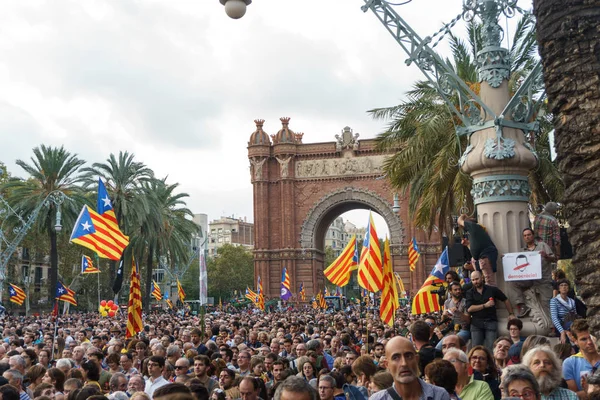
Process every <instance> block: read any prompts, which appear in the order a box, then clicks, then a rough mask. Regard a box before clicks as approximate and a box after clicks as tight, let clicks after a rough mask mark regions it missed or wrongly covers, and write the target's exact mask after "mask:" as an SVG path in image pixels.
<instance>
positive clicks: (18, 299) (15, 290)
mask: <svg viewBox="0 0 600 400" xmlns="http://www.w3.org/2000/svg"><path fill="white" fill-rule="evenodd" d="M8 294H9V295H10V301H11V302H12V303H15V304H18V305H20V306H21V305H23V302H24V301H25V299H26V298H27V295H26V294H25V291H24V290H23V289H21V288H20V287H18V286H17V285H13V284H12V283H9V284H8Z"/></svg>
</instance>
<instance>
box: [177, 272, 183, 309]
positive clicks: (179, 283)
mask: <svg viewBox="0 0 600 400" xmlns="http://www.w3.org/2000/svg"><path fill="white" fill-rule="evenodd" d="M177 296H179V301H180V302H181V303H182V304H183V302H184V301H185V291H184V290H183V286H181V282H179V278H177Z"/></svg>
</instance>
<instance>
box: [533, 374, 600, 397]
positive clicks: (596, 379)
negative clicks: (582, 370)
mask: <svg viewBox="0 0 600 400" xmlns="http://www.w3.org/2000/svg"><path fill="white" fill-rule="evenodd" d="M587 383H588V390H587V393H588V396H589V395H590V394H592V393H600V374H599V373H594V374H592V375H589V376H588V378H587ZM540 386H541V385H540ZM542 393H544V391H543V390H542Z"/></svg>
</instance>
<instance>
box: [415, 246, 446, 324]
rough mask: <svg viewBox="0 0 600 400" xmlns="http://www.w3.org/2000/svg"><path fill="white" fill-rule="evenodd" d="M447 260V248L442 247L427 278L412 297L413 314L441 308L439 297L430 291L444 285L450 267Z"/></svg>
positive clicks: (430, 311)
mask: <svg viewBox="0 0 600 400" xmlns="http://www.w3.org/2000/svg"><path fill="white" fill-rule="evenodd" d="M449 265H450V262H449V261H448V248H446V249H444V251H443V252H442V255H441V256H440V258H438V260H437V262H436V263H435V266H434V267H433V270H432V271H431V274H430V275H429V278H427V279H426V280H425V282H424V283H423V286H421V289H419V291H418V292H417V294H416V295H415V297H414V299H413V304H412V313H413V314H414V315H419V314H428V313H432V312H434V311H440V310H441V308H442V307H441V304H440V299H439V296H438V295H437V293H432V291H433V290H438V289H439V288H440V287H441V286H444V285H445V284H446V282H445V281H444V279H445V276H446V273H447V272H448V270H449V268H450V266H449Z"/></svg>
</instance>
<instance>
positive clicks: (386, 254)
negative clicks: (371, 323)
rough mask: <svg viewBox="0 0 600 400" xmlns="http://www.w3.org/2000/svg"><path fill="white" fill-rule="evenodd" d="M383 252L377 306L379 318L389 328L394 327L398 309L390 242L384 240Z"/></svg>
mask: <svg viewBox="0 0 600 400" xmlns="http://www.w3.org/2000/svg"><path fill="white" fill-rule="evenodd" d="M383 247H384V250H383V289H382V291H381V302H380V304H379V316H380V318H381V320H382V321H383V322H384V323H386V324H387V325H389V326H394V319H395V316H396V310H397V309H398V290H397V288H396V277H395V276H394V271H393V268H392V257H391V253H390V241H389V240H388V239H387V238H386V239H385V243H384V246H383Z"/></svg>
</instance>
